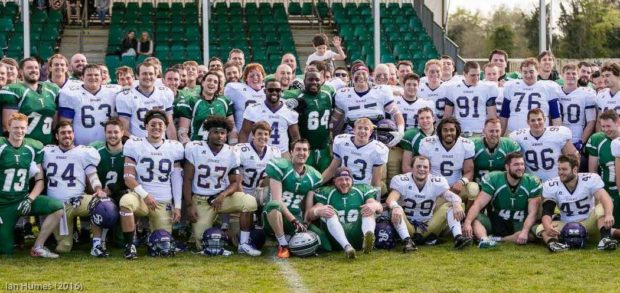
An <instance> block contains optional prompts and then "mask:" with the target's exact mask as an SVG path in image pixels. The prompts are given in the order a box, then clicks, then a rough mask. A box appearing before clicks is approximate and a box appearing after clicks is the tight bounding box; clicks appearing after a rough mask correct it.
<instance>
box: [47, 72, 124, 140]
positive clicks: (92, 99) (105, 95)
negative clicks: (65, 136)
mask: <svg viewBox="0 0 620 293" xmlns="http://www.w3.org/2000/svg"><path fill="white" fill-rule="evenodd" d="M83 78H84V84H83V85H79V86H74V87H69V88H65V89H62V90H61V91H60V95H59V97H58V100H59V102H58V104H59V111H58V114H59V115H60V120H68V121H70V122H72V124H73V128H74V129H75V144H77V145H89V144H91V143H92V142H94V141H98V140H104V139H105V134H104V132H105V131H104V129H103V124H104V123H105V122H106V121H107V120H108V119H110V117H112V116H116V110H115V109H116V107H115V105H116V93H117V92H116V91H115V90H114V89H113V88H112V87H110V86H108V85H102V84H101V68H100V67H99V66H97V65H94V64H87V65H86V66H84V75H83Z"/></svg>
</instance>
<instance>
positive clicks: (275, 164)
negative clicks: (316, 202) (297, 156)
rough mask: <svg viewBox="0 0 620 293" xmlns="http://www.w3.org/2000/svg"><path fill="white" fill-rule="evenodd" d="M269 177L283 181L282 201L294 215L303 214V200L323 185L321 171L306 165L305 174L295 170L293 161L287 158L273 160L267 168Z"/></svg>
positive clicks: (266, 171)
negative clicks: (310, 192)
mask: <svg viewBox="0 0 620 293" xmlns="http://www.w3.org/2000/svg"><path fill="white" fill-rule="evenodd" d="M265 173H267V176H268V177H269V178H272V179H274V180H277V181H280V182H282V202H283V203H284V204H285V205H286V207H287V208H288V210H289V211H290V212H291V213H292V214H293V215H294V216H301V215H302V207H303V204H304V202H303V200H304V198H305V197H306V194H308V192H309V191H311V190H314V189H316V188H317V187H319V186H320V185H321V181H322V180H323V177H321V173H319V171H317V170H316V169H314V168H312V167H311V166H309V165H305V172H304V174H302V175H300V174H298V173H297V172H295V168H294V166H293V162H291V161H290V160H288V159H285V158H278V159H273V160H271V161H270V162H269V163H268V164H267V167H266V168H265Z"/></svg>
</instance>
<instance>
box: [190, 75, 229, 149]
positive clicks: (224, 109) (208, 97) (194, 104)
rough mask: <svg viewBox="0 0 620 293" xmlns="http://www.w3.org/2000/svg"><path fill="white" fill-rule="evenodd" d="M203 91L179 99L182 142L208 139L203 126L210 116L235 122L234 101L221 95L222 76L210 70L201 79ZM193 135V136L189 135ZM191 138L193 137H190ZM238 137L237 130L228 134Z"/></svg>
mask: <svg viewBox="0 0 620 293" xmlns="http://www.w3.org/2000/svg"><path fill="white" fill-rule="evenodd" d="M200 84H201V85H202V92H200V94H199V95H198V96H197V97H186V96H185V94H182V95H184V97H183V98H181V100H180V101H179V104H178V110H179V112H180V113H179V116H180V117H181V118H180V119H179V139H180V141H181V142H182V143H184V144H185V143H187V142H188V141H190V140H206V139H207V137H206V135H207V131H206V130H205V129H204V128H203V127H202V125H203V124H204V122H205V121H206V120H207V118H208V117H210V116H222V117H226V118H227V119H228V120H230V122H232V123H233V124H234V118H233V114H234V108H233V105H232V102H231V101H230V100H229V99H228V98H227V97H225V96H220V95H219V92H220V76H219V75H218V74H217V73H216V72H214V71H209V72H207V74H205V75H204V76H203V77H202V80H201V81H200ZM189 135H191V136H189ZM190 138H191V139H190ZM228 138H229V140H230V139H236V138H237V134H236V132H234V131H232V132H231V134H229V136H228Z"/></svg>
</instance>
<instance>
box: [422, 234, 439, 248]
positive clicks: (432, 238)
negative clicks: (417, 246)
mask: <svg viewBox="0 0 620 293" xmlns="http://www.w3.org/2000/svg"><path fill="white" fill-rule="evenodd" d="M443 242H444V241H443V240H441V239H439V238H437V235H435V234H432V233H431V234H429V235H428V236H426V239H424V244H426V245H429V246H434V245H439V244H442V243H443Z"/></svg>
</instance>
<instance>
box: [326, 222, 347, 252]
mask: <svg viewBox="0 0 620 293" xmlns="http://www.w3.org/2000/svg"><path fill="white" fill-rule="evenodd" d="M326 222H327V230H328V231H329V234H331V235H332V237H334V239H336V241H338V244H340V246H342V248H345V247H347V245H351V244H350V243H349V240H347V236H346V235H345V234H344V229H343V228H342V224H340V222H339V221H338V217H336V216H333V217H331V218H329V219H327V221H326Z"/></svg>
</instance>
